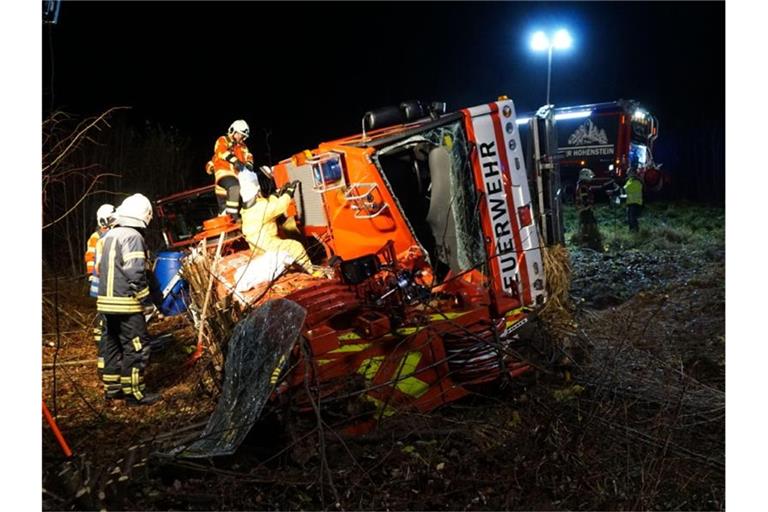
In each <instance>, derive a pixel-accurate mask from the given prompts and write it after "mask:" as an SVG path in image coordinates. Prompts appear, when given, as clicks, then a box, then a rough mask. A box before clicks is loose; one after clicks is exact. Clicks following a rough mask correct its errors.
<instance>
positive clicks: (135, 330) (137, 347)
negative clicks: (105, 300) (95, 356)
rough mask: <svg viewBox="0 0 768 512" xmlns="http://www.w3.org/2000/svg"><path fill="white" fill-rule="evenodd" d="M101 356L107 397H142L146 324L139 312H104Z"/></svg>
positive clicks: (146, 334) (147, 359)
mask: <svg viewBox="0 0 768 512" xmlns="http://www.w3.org/2000/svg"><path fill="white" fill-rule="evenodd" d="M104 323H105V330H104V334H103V336H102V343H101V357H103V359H104V373H103V374H102V381H103V382H104V392H105V394H106V396H108V397H115V396H119V395H120V392H121V391H122V393H123V394H124V395H125V396H129V395H132V396H133V397H134V398H136V400H141V398H142V397H143V396H144V369H145V368H146V366H147V363H148V362H149V351H150V347H149V343H150V341H151V338H150V336H149V333H148V332H147V324H146V322H145V320H144V315H143V314H141V313H132V314H110V313H106V314H105V315H104Z"/></svg>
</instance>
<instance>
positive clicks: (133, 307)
mask: <svg viewBox="0 0 768 512" xmlns="http://www.w3.org/2000/svg"><path fill="white" fill-rule="evenodd" d="M102 244H103V248H102V252H101V260H100V261H99V267H98V272H99V278H100V279H99V296H98V298H97V299H96V309H97V310H98V311H99V313H110V314H131V313H141V312H143V310H144V308H143V306H144V305H149V304H150V303H151V302H152V300H151V298H150V294H149V286H148V281H147V271H146V259H147V250H146V245H145V243H144V237H143V236H142V234H141V233H140V232H139V231H138V230H137V229H135V228H131V227H126V226H117V227H114V228H112V229H111V230H110V231H109V233H107V235H106V236H105V237H104V238H103V239H102Z"/></svg>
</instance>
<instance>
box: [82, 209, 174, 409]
mask: <svg viewBox="0 0 768 512" xmlns="http://www.w3.org/2000/svg"><path fill="white" fill-rule="evenodd" d="M116 216H117V219H116V221H115V227H113V228H112V229H111V230H110V231H109V233H107V235H106V236H105V237H104V239H103V241H102V242H103V249H102V254H101V260H100V262H99V277H100V279H99V296H98V298H97V302H96V304H97V309H98V311H99V313H102V314H103V315H104V320H105V324H106V325H105V327H106V328H105V331H104V335H103V341H102V355H103V357H104V371H103V374H102V380H103V382H104V391H105V398H106V399H107V400H113V399H120V398H123V399H125V401H126V403H127V404H129V405H147V404H151V403H154V402H156V401H158V400H159V399H160V398H161V397H160V395H159V394H157V393H147V392H146V391H145V389H144V369H145V367H146V365H147V362H148V360H149V352H150V347H149V345H150V342H151V338H150V336H149V334H148V333H147V324H146V321H145V319H144V314H145V313H148V312H151V311H153V310H154V304H152V300H151V298H150V292H149V283H148V281H147V271H146V258H147V248H146V244H145V242H144V230H145V229H146V227H147V225H149V222H150V221H151V220H152V205H151V203H150V202H149V200H148V199H147V198H146V197H144V196H143V195H141V194H134V195H132V196H130V197H127V198H126V199H125V201H123V203H122V204H121V205H120V206H119V207H118V209H117V211H116Z"/></svg>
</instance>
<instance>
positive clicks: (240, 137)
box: [205, 119, 253, 221]
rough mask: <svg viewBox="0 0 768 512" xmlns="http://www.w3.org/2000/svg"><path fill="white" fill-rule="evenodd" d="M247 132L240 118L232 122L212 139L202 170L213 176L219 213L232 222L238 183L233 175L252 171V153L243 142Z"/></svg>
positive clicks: (236, 211)
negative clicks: (226, 216)
mask: <svg viewBox="0 0 768 512" xmlns="http://www.w3.org/2000/svg"><path fill="white" fill-rule="evenodd" d="M250 134H251V130H250V128H249V127H248V123H246V122H245V121H244V120H242V119H238V120H237V121H235V122H233V123H232V124H231V125H230V126H229V130H227V134H226V135H222V136H221V137H219V138H218V139H216V144H215V145H214V148H213V158H211V160H210V161H209V162H208V163H207V164H206V166H205V171H206V172H207V173H208V174H213V175H214V181H215V183H216V200H217V201H218V203H219V215H223V214H225V213H226V214H229V215H230V216H231V217H232V218H233V219H234V220H235V221H238V220H239V219H240V217H239V211H240V185H239V183H238V180H237V176H238V174H239V173H240V172H242V171H244V170H249V171H252V170H253V155H252V154H251V152H250V151H248V146H246V145H245V140H246V139H247V138H248V136H249V135H250Z"/></svg>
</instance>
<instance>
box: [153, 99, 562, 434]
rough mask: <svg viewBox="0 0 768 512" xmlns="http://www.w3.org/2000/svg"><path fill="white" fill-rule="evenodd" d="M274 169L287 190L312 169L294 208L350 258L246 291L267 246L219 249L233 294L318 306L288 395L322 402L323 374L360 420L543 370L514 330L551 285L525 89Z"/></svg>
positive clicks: (326, 253)
mask: <svg viewBox="0 0 768 512" xmlns="http://www.w3.org/2000/svg"><path fill="white" fill-rule="evenodd" d="M441 162H442V163H441ZM272 171H273V176H274V181H275V184H276V185H277V186H278V187H279V186H282V185H283V184H285V183H287V182H289V181H294V180H299V182H300V186H299V187H298V191H297V193H296V196H295V198H294V199H295V201H294V204H293V205H292V206H291V210H290V211H289V212H288V214H289V215H294V216H295V218H296V220H297V225H298V228H299V231H300V235H301V236H302V237H303V241H304V244H305V247H308V248H309V246H312V247H313V248H314V250H310V251H309V252H310V255H311V256H312V258H313V263H316V264H318V265H326V266H327V265H331V264H333V265H335V267H334V268H336V272H335V274H333V276H332V277H331V276H328V277H314V276H310V275H309V274H305V273H289V274H284V275H282V276H281V277H279V278H278V279H276V280H275V281H274V282H271V283H269V284H268V285H266V284H265V285H261V286H257V287H256V288H254V289H250V290H247V291H235V284H236V281H237V279H236V278H235V273H236V271H237V269H238V268H240V267H242V266H243V265H245V264H247V263H248V262H249V261H250V259H251V258H252V255H251V254H250V251H248V250H243V251H237V252H234V253H231V254H228V255H226V256H224V257H223V258H221V260H220V263H219V265H218V268H217V270H216V274H218V277H219V284H218V285H217V286H216V287H215V290H216V293H217V294H218V296H219V298H224V297H225V296H226V295H231V296H234V298H235V303H236V304H238V305H239V306H240V307H241V308H242V311H247V310H248V308H251V307H253V306H255V305H258V304H259V303H263V302H264V301H267V300H270V299H274V298H286V299H290V300H292V301H294V302H296V303H298V304H300V305H301V306H302V307H303V308H304V309H306V311H307V316H306V319H305V321H304V326H303V328H302V339H303V340H304V341H303V342H306V344H307V347H308V349H306V348H305V349H303V350H302V348H301V347H299V346H298V343H297V346H296V347H294V350H293V352H292V354H291V357H290V359H291V361H290V363H286V364H285V365H284V366H283V367H282V368H278V369H277V370H276V375H278V374H279V375H280V376H279V378H277V379H276V384H277V385H276V387H275V389H274V391H273V399H274V400H278V399H280V397H281V396H284V397H289V398H290V400H291V401H292V403H294V404H295V405H297V406H298V407H299V408H300V409H307V410H311V409H310V405H311V400H310V397H309V396H308V394H307V393H308V389H310V386H308V384H310V383H311V389H312V390H313V391H312V393H317V396H318V397H319V398H320V399H322V400H323V403H324V404H326V405H328V404H332V403H336V402H338V403H341V402H344V403H347V404H349V403H355V404H357V405H358V406H359V407H358V408H353V409H354V410H355V411H356V412H354V413H352V412H349V411H351V410H352V409H349V407H348V408H347V409H346V410H347V411H348V412H347V415H348V418H347V419H348V421H347V422H346V423H347V428H348V429H349V431H350V432H351V433H359V432H363V431H365V430H367V429H368V428H369V427H370V426H371V425H372V424H374V423H375V421H376V420H379V419H381V418H382V417H386V416H391V415H392V414H395V413H397V412H398V411H402V410H414V411H419V412H428V411H430V410H432V409H434V408H436V407H438V406H440V405H442V404H445V403H448V402H451V401H453V400H456V399H458V398H461V397H463V396H465V395H467V394H468V393H470V392H471V391H472V389H473V388H475V387H476V386H480V385H492V383H493V382H499V381H500V380H501V379H502V377H505V376H506V377H509V376H511V377H515V376H517V375H520V374H521V373H523V372H525V371H526V370H528V369H529V366H528V364H527V363H526V362H525V361H523V360H521V359H519V357H517V356H515V355H514V354H515V351H514V345H515V338H516V335H515V333H516V331H517V329H519V328H520V327H521V326H523V325H524V324H526V323H528V322H529V321H530V320H531V319H532V317H533V316H535V314H536V311H537V310H538V309H539V308H541V307H542V306H543V305H544V304H545V302H546V299H547V295H546V291H545V285H546V283H545V277H544V268H543V261H542V253H541V243H540V241H539V233H538V230H537V226H536V218H537V216H536V215H535V214H534V211H533V209H534V205H533V204H532V202H531V201H532V198H531V193H530V190H529V180H528V176H527V172H526V168H525V159H524V158H523V154H522V149H521V144H520V137H519V134H518V131H517V124H516V122H515V110H514V104H513V102H512V101H510V100H506V99H504V100H500V101H495V102H492V103H488V104H485V105H480V106H477V107H473V108H466V109H463V110H460V111H457V112H453V113H449V114H443V115H439V116H432V117H427V118H424V119H417V120H415V121H413V122H409V123H406V124H398V125H395V126H389V127H385V128H380V129H377V130H374V131H371V132H369V133H366V134H360V135H355V136H351V137H347V138H343V139H339V140H335V141H331V142H325V143H322V144H320V145H319V146H318V147H317V148H315V149H313V150H312V151H304V152H302V153H299V154H297V155H294V156H292V157H291V158H288V159H285V160H283V161H281V162H279V163H278V164H276V165H275V166H273V168H272ZM426 182H429V183H428V184H426ZM440 194H442V195H440ZM432 203H434V204H432ZM161 209H162V208H161ZM435 212H437V213H435ZM441 216H442V217H441ZM161 217H162V212H161ZM425 219H426V220H425ZM435 219H437V220H435ZM441 219H442V220H441ZM219 228H220V226H219ZM438 228H439V229H438ZM220 231H221V230H220V229H219V230H218V231H217V233H218V232H220ZM448 231H450V233H449V236H446V235H445V233H447V232H448ZM440 233H443V235H442V237H441V235H440ZM430 235H431V238H430ZM206 236H207V235H206V233H205V232H202V233H199V234H198V235H197V236H195V237H194V238H195V239H198V240H199V239H202V238H206ZM366 258H369V259H370V258H373V259H375V261H376V263H377V264H373V263H372V264H373V265H374V267H375V268H374V269H373V270H371V272H370V275H368V274H365V276H364V278H363V279H359V280H357V281H355V280H352V281H350V279H349V278H345V277H344V275H343V271H341V270H339V267H338V265H339V262H342V263H341V264H342V265H343V264H344V262H352V263H350V264H355V265H356V264H357V263H356V262H360V261H361V260H365V259H366ZM369 263H370V261H369ZM355 268H357V267H355ZM361 268H362V267H361ZM308 354H309V355H308ZM281 372H282V373H281ZM506 377H505V378H506Z"/></svg>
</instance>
